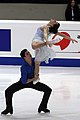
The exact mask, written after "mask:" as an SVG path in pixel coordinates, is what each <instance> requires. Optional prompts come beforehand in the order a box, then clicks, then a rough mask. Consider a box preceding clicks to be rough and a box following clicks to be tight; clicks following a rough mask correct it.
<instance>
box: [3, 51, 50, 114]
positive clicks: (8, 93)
mask: <svg viewBox="0 0 80 120" xmlns="http://www.w3.org/2000/svg"><path fill="white" fill-rule="evenodd" d="M20 56H21V57H22V59H23V65H22V66H21V78H20V80H19V81H18V82H16V83H14V84H12V85H11V86H9V87H8V88H7V89H6V90H5V99H6V109H5V110H4V111H2V112H1V114H4V115H7V114H8V113H10V114H13V106H12V97H13V94H14V93H15V92H17V91H19V90H21V89H23V88H33V89H35V90H38V91H41V92H44V95H43V98H42V101H41V103H40V106H39V108H38V113H40V112H41V111H43V112H44V113H47V112H50V110H49V109H47V103H48V100H49V97H50V94H51V91H52V89H51V88H50V87H48V86H47V85H45V84H43V83H40V82H37V83H36V84H33V82H34V81H36V80H37V79H38V78H39V75H38V76H36V77H34V71H35V62H34V59H33V58H32V56H31V54H30V52H29V51H28V50H27V49H23V50H22V51H21V53H20Z"/></svg>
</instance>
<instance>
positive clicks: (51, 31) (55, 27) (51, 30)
mask: <svg viewBox="0 0 80 120" xmlns="http://www.w3.org/2000/svg"><path fill="white" fill-rule="evenodd" d="M59 27H60V24H59V23H58V24H55V25H54V26H53V27H49V32H50V33H54V34H56V33H57V32H58V28H59Z"/></svg>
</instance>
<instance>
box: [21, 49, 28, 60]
mask: <svg viewBox="0 0 80 120" xmlns="http://www.w3.org/2000/svg"><path fill="white" fill-rule="evenodd" d="M26 51H27V49H23V50H22V51H21V52H20V56H21V57H22V58H24V57H25V52H26Z"/></svg>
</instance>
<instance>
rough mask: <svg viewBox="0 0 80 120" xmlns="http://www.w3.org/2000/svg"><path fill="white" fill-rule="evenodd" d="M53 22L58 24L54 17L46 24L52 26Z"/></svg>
mask: <svg viewBox="0 0 80 120" xmlns="http://www.w3.org/2000/svg"><path fill="white" fill-rule="evenodd" d="M55 24H58V22H57V21H56V20H55V19H51V20H50V22H49V24H48V25H50V26H51V27H53V26H54V25H55Z"/></svg>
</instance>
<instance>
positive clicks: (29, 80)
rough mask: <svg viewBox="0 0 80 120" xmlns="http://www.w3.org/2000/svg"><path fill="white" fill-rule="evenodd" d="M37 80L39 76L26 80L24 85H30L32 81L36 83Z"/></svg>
mask: <svg viewBox="0 0 80 120" xmlns="http://www.w3.org/2000/svg"><path fill="white" fill-rule="evenodd" d="M38 78H39V75H38V76H36V77H34V78H32V79H28V80H27V82H26V84H27V83H30V82H32V81H36V80H37V79H38Z"/></svg>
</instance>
